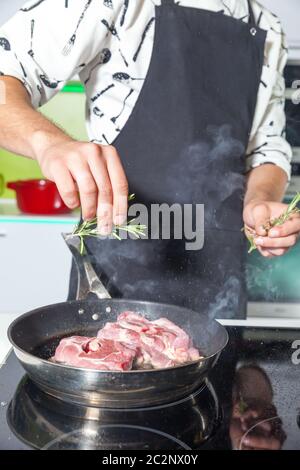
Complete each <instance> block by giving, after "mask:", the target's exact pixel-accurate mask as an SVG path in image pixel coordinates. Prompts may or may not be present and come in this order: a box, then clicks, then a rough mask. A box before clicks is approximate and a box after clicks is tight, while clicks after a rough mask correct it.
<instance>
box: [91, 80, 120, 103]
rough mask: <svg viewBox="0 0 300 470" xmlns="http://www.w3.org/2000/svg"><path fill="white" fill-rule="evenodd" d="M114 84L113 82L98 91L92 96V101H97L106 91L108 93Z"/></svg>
mask: <svg viewBox="0 0 300 470" xmlns="http://www.w3.org/2000/svg"><path fill="white" fill-rule="evenodd" d="M114 86H115V85H114V84H113V83H111V84H110V85H108V86H107V87H105V88H104V89H103V90H101V91H99V93H97V94H96V95H95V96H92V98H91V102H92V103H94V102H95V101H97V100H98V99H99V98H100V96H102V95H104V93H106V92H107V91H108V90H110V89H111V88H113V87H114Z"/></svg>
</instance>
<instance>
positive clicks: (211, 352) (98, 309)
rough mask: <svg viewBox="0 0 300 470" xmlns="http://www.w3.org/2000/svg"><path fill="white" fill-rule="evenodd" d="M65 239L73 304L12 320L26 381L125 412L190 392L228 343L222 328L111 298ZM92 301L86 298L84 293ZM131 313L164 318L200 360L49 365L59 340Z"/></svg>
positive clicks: (180, 311)
mask: <svg viewBox="0 0 300 470" xmlns="http://www.w3.org/2000/svg"><path fill="white" fill-rule="evenodd" d="M65 240H66V242H67V244H68V246H69V247H70V249H71V251H72V253H73V256H74V258H75V260H76V263H77V267H78V270H79V284H78V292H77V298H78V299H79V300H75V301H71V302H63V303H59V304H54V305H49V306H46V307H41V308H38V309H36V310H33V311H32V312H29V313H25V314H24V315H22V316H20V317H19V318H17V319H16V320H15V321H14V322H13V323H12V324H11V326H10V327H9V330H8V337H9V339H10V341H11V343H12V345H13V348H14V351H15V353H16V355H17V357H18V359H19V361H20V362H21V363H22V365H23V367H24V369H25V370H26V372H27V373H28V374H29V376H30V377H31V379H32V380H33V381H34V382H35V383H36V384H37V385H38V386H39V387H40V388H41V389H42V390H44V391H45V392H47V393H49V394H51V395H53V396H55V397H57V398H60V399H62V400H65V401H70V402H76V403H83V404H88V405H90V406H97V407H99V406H101V407H108V408H109V407H113V408H131V407H140V406H150V405H156V404H162V403H168V402H171V401H175V400H178V399H180V398H182V397H184V396H186V395H188V394H189V393H191V392H193V391H194V390H196V389H197V388H198V387H199V385H200V384H201V383H202V382H203V381H204V379H205V378H206V376H207V374H208V372H209V370H210V369H211V368H212V367H213V366H214V364H215V363H216V361H217V359H218V357H219V355H220V353H221V351H222V349H223V348H224V347H225V346H226V344H227V341H228V334H227V332H226V330H225V328H224V327H223V326H222V325H220V324H219V323H218V322H216V321H214V320H210V319H208V318H207V317H206V316H205V315H204V314H201V313H198V312H194V311H192V310H188V309H185V308H182V307H178V306H173V305H167V304H159V303H155V302H143V301H134V300H124V299H111V298H110V295H109V294H108V292H107V291H106V289H105V288H104V286H103V285H102V283H101V281H100V280H99V278H98V277H97V275H96V273H95V271H94V270H93V268H92V266H91V264H90V262H89V258H88V256H87V255H85V256H81V255H80V254H79V251H78V249H79V243H78V239H76V238H68V236H65ZM91 293H93V294H96V295H97V297H98V299H97V300H94V299H93V300H91V299H86V297H87V296H88V295H89V294H91ZM125 310H131V311H134V312H137V313H140V314H141V315H143V316H144V317H145V318H147V319H148V320H155V319H157V318H160V317H166V318H168V319H169V320H171V321H172V322H174V323H176V324H177V325H178V326H180V327H181V328H183V329H184V330H185V331H186V332H187V333H188V334H189V335H190V336H191V338H192V339H193V343H194V346H195V347H197V348H199V350H200V351H201V352H202V353H203V355H204V356H205V357H204V359H199V360H197V361H194V362H191V363H188V364H185V365H181V366H176V367H170V368H166V369H155V370H134V371H128V372H114V371H99V370H91V369H84V368H79V367H71V366H66V365H62V364H55V363H53V362H49V361H48V359H49V358H50V357H51V356H52V355H53V354H54V351H55V348H56V346H57V345H58V343H59V341H60V339H61V338H63V337H65V336H72V335H84V336H94V335H96V333H97V331H98V330H99V329H100V328H101V327H103V326H104V324H105V323H106V322H108V321H110V322H111V321H115V320H116V319H117V316H118V315H119V314H120V313H121V312H123V311H125Z"/></svg>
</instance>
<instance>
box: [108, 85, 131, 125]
mask: <svg viewBox="0 0 300 470" xmlns="http://www.w3.org/2000/svg"><path fill="white" fill-rule="evenodd" d="M133 92H134V90H133V89H132V88H131V89H130V91H129V93H128V95H127V96H126V97H125V99H124V101H123V106H122V109H121V111H120V113H119V114H118V115H117V116H114V117H112V118H111V121H112V122H113V123H114V124H116V122H117V120H118V119H119V118H120V117H121V115H122V114H123V112H124V110H125V107H126V101H127V100H128V99H129V97H130V96H131V95H132V93H133Z"/></svg>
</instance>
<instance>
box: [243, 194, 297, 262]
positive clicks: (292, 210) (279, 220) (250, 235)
mask: <svg viewBox="0 0 300 470" xmlns="http://www.w3.org/2000/svg"><path fill="white" fill-rule="evenodd" d="M299 202H300V193H297V194H296V195H295V197H294V198H293V199H292V201H291V202H290V204H289V205H288V207H287V210H286V211H285V212H283V213H282V214H281V215H280V216H279V217H276V218H275V219H272V220H270V221H269V222H267V223H266V224H265V225H264V229H265V230H266V232H267V234H268V232H269V230H271V228H273V227H276V226H277V227H278V226H279V225H283V224H284V223H285V222H287V221H288V220H289V219H290V218H291V217H292V216H293V215H294V214H297V213H298V212H300V209H299V207H297V204H298V203H299ZM242 230H243V231H244V232H245V235H246V237H247V239H248V241H249V249H248V253H252V251H254V250H256V249H257V246H256V245H255V241H254V239H255V237H256V236H257V234H256V232H255V230H253V229H252V228H251V227H249V226H248V225H245V226H244V228H243V229H242Z"/></svg>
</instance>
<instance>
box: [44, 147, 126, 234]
mask: <svg viewBox="0 0 300 470" xmlns="http://www.w3.org/2000/svg"><path fill="white" fill-rule="evenodd" d="M38 162H39V164H40V166H41V169H42V171H43V173H44V175H45V176H46V178H48V179H50V180H51V181H54V182H55V183H56V185H57V187H58V190H59V192H60V195H61V197H62V199H63V200H64V202H65V204H66V205H67V206H68V207H70V208H71V209H74V208H75V207H78V206H79V204H80V205H81V208H82V217H83V219H84V220H86V221H88V220H92V219H94V218H95V217H96V216H97V219H98V230H99V232H100V234H101V235H108V234H110V233H111V231H112V228H113V224H115V225H119V224H122V223H124V221H126V220H127V211H128V184H127V178H126V175H125V172H124V170H123V166H122V163H121V160H120V157H119V155H118V153H117V151H116V149H115V148H114V147H112V146H110V145H107V146H101V145H97V144H94V143H90V142H77V141H75V140H73V139H71V138H69V139H64V140H63V141H59V142H57V143H55V144H52V145H51V146H50V147H49V146H48V147H47V148H46V149H45V151H44V152H43V153H40V154H39V157H38Z"/></svg>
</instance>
